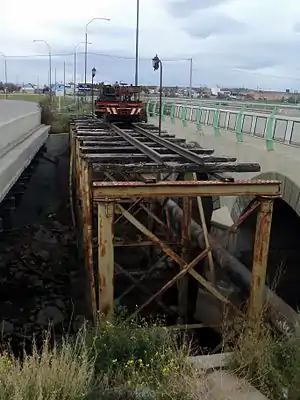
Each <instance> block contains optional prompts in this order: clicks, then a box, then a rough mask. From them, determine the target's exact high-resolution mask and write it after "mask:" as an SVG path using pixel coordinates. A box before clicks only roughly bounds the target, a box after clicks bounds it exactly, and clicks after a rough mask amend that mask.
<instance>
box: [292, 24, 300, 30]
mask: <svg viewBox="0 0 300 400" xmlns="http://www.w3.org/2000/svg"><path fill="white" fill-rule="evenodd" d="M293 31H294V32H297V33H299V32H300V22H297V23H296V24H295V25H294V26H293Z"/></svg>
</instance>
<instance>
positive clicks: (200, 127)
mask: <svg viewBox="0 0 300 400" xmlns="http://www.w3.org/2000/svg"><path fill="white" fill-rule="evenodd" d="M201 115H202V110H201V107H198V108H197V113H196V125H197V131H199V132H203V130H202V126H201Z"/></svg>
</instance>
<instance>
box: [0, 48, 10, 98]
mask: <svg viewBox="0 0 300 400" xmlns="http://www.w3.org/2000/svg"><path fill="white" fill-rule="evenodd" d="M0 55H1V56H2V57H3V59H4V79H5V98H6V99H7V94H8V93H7V83H8V82H7V58H6V55H5V54H4V53H0Z"/></svg>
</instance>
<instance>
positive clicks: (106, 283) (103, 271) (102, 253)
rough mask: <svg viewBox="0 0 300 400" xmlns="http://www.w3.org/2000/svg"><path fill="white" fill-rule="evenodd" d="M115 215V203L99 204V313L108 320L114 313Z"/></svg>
mask: <svg viewBox="0 0 300 400" xmlns="http://www.w3.org/2000/svg"><path fill="white" fill-rule="evenodd" d="M113 215H114V205H113V203H99V204H98V276H99V311H100V316H104V318H105V319H107V320H111V318H112V316H113V312H114V245H113Z"/></svg>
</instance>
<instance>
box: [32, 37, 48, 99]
mask: <svg viewBox="0 0 300 400" xmlns="http://www.w3.org/2000/svg"><path fill="white" fill-rule="evenodd" d="M37 42H42V43H45V45H46V46H47V47H48V50H49V93H50V102H51V101H52V87H51V86H52V77H51V69H52V66H51V64H52V61H51V58H52V56H51V53H52V50H51V46H50V45H49V43H48V42H46V40H43V39H35V40H33V43H37Z"/></svg>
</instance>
